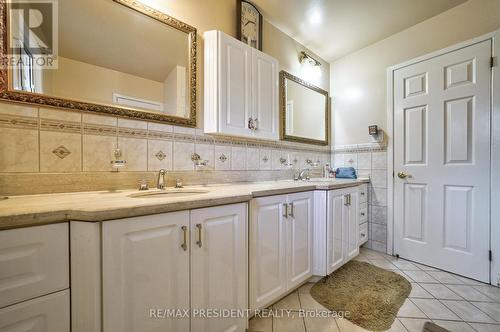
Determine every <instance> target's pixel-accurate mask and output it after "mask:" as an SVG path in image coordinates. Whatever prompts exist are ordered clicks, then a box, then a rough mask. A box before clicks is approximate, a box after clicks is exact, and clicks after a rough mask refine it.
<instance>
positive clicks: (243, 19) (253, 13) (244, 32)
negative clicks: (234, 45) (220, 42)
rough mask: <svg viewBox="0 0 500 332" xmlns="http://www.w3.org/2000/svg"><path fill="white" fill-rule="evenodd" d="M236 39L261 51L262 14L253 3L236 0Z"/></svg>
mask: <svg viewBox="0 0 500 332" xmlns="http://www.w3.org/2000/svg"><path fill="white" fill-rule="evenodd" d="M237 10H238V22H237V26H238V39H239V40H241V41H242V42H244V43H245V44H247V45H250V46H252V47H255V48H257V49H259V50H261V51H262V15H261V14H260V12H259V10H258V9H257V7H255V5H253V4H252V3H250V2H248V1H245V0H238V8H237Z"/></svg>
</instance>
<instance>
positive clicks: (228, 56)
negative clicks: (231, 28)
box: [219, 33, 252, 136]
mask: <svg viewBox="0 0 500 332" xmlns="http://www.w3.org/2000/svg"><path fill="white" fill-rule="evenodd" d="M219 36H220V38H219V43H220V44H219V52H220V53H219V55H220V74H219V75H221V77H220V94H219V103H220V108H221V112H220V117H219V121H220V122H219V130H220V132H222V133H224V134H230V135H244V136H245V135H251V134H252V131H251V130H250V129H249V128H248V121H249V119H250V118H251V117H252V110H251V107H252V105H251V100H252V99H251V98H252V83H251V82H252V51H251V48H250V47H248V46H247V45H245V44H243V43H241V42H240V41H238V40H236V39H234V38H232V37H229V36H227V35H225V34H223V33H219Z"/></svg>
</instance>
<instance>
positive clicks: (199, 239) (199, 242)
mask: <svg viewBox="0 0 500 332" xmlns="http://www.w3.org/2000/svg"><path fill="white" fill-rule="evenodd" d="M196 228H197V229H198V241H196V244H197V245H198V247H200V248H201V246H202V243H201V224H196Z"/></svg>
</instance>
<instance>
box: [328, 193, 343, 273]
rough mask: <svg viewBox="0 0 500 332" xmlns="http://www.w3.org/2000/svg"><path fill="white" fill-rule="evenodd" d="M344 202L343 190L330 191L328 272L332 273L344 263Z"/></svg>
mask: <svg viewBox="0 0 500 332" xmlns="http://www.w3.org/2000/svg"><path fill="white" fill-rule="evenodd" d="M344 204H345V197H344V191H343V190H331V191H329V192H328V204H327V226H326V229H327V230H326V231H327V255H326V256H327V264H328V266H327V273H328V274H330V273H332V272H333V271H335V270H336V269H338V268H339V267H341V266H342V264H344V256H345V250H344V248H345V247H346V245H345V244H344V242H345V238H344V218H343V214H344Z"/></svg>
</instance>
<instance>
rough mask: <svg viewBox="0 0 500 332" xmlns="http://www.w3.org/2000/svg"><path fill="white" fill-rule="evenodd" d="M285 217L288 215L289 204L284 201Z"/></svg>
mask: <svg viewBox="0 0 500 332" xmlns="http://www.w3.org/2000/svg"><path fill="white" fill-rule="evenodd" d="M283 217H285V218H287V217H288V204H286V203H283Z"/></svg>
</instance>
